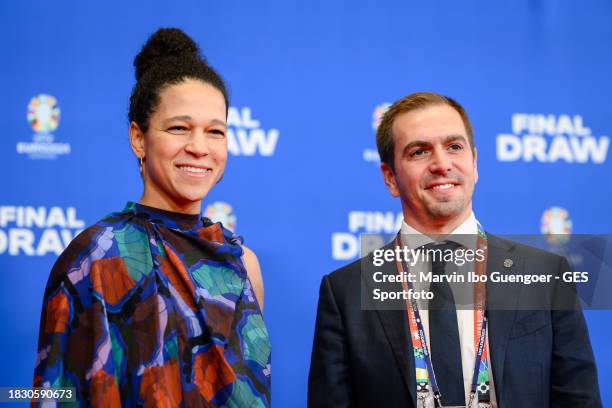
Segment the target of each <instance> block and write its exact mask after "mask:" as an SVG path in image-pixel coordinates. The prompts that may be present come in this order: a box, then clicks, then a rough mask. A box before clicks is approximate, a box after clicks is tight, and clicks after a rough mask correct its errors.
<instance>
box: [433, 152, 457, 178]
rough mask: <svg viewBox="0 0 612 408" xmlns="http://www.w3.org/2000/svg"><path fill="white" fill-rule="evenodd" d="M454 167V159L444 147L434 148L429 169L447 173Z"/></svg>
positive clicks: (434, 171)
mask: <svg viewBox="0 0 612 408" xmlns="http://www.w3.org/2000/svg"><path fill="white" fill-rule="evenodd" d="M452 168H453V163H452V160H451V158H450V156H449V154H448V152H447V151H446V150H444V149H434V150H433V152H432V155H431V163H430V166H429V171H431V172H432V173H436V174H442V175H444V174H446V173H448V172H449V171H451V170H452Z"/></svg>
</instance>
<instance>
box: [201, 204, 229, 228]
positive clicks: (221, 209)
mask: <svg viewBox="0 0 612 408" xmlns="http://www.w3.org/2000/svg"><path fill="white" fill-rule="evenodd" d="M204 216H205V217H206V218H208V219H210V220H211V221H214V222H220V223H221V224H223V226H224V227H225V228H227V229H228V230H230V231H232V232H235V231H236V215H235V214H234V209H233V208H232V206H231V205H229V204H228V203H225V202H223V201H215V202H214V203H212V204H210V205H208V206H206V210H205V211H204Z"/></svg>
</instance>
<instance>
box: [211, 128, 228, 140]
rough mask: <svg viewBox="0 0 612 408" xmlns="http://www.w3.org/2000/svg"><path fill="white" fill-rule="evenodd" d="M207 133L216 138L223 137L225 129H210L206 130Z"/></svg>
mask: <svg viewBox="0 0 612 408" xmlns="http://www.w3.org/2000/svg"><path fill="white" fill-rule="evenodd" d="M208 133H210V134H211V135H213V136H214V137H217V138H223V137H225V131H223V130H221V129H211V130H209V131H208Z"/></svg>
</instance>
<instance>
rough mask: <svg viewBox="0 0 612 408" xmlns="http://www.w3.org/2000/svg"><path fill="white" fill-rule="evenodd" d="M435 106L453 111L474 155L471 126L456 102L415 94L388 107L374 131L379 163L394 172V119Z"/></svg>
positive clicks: (432, 93)
mask: <svg viewBox="0 0 612 408" xmlns="http://www.w3.org/2000/svg"><path fill="white" fill-rule="evenodd" d="M436 105H448V106H450V107H451V108H453V109H455V110H456V111H457V113H459V116H461V119H462V120H463V125H464V126H465V131H466V133H467V136H468V140H469V142H470V148H471V149H472V153H474V148H475V146H474V133H473V131H472V124H471V123H470V119H469V118H468V115H467V113H466V112H465V109H463V106H461V105H460V104H459V103H458V102H457V101H455V100H454V99H452V98H449V97H448V96H443V95H440V94H437V93H434V92H417V93H413V94H411V95H408V96H406V97H404V98H402V99H400V100H398V101H395V102H394V103H393V105H391V106H390V107H389V109H388V110H387V112H385V114H384V116H383V118H382V120H381V121H380V125H379V126H378V129H377V131H376V147H377V148H378V154H379V155H380V161H381V162H383V163H386V164H387V165H388V166H389V167H390V168H391V170H393V171H395V168H394V164H395V163H394V162H393V153H394V150H395V141H394V139H393V133H392V131H391V129H392V128H393V122H395V118H396V117H398V116H399V115H401V114H402V113H406V112H412V111H415V110H419V109H424V108H427V107H430V106H436Z"/></svg>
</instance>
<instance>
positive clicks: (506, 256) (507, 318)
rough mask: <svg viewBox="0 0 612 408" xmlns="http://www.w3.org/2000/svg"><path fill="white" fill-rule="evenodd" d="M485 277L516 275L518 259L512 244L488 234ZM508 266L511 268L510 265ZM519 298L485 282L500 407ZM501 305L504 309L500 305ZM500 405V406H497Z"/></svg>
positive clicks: (506, 288)
mask: <svg viewBox="0 0 612 408" xmlns="http://www.w3.org/2000/svg"><path fill="white" fill-rule="evenodd" d="M487 246H488V254H487V275H488V276H489V278H490V276H491V272H501V273H502V274H504V273H509V274H518V273H519V271H520V270H521V259H520V258H519V257H518V256H517V255H516V254H515V253H514V252H513V248H514V245H513V244H511V243H509V242H507V241H502V240H500V239H499V238H497V237H495V236H491V235H488V242H487ZM509 265H510V266H509ZM519 295H520V289H519V287H518V286H512V285H508V284H503V283H492V282H491V281H490V280H489V281H488V282H487V309H488V310H487V316H488V318H489V348H490V356H491V365H492V369H493V379H494V382H495V394H496V397H497V402H498V404H499V405H500V404H501V402H500V398H501V395H502V389H503V384H504V363H505V357H506V348H507V345H508V339H509V337H510V330H511V329H512V325H513V324H514V319H515V316H516V304H517V302H518V299H519ZM502 305H503V306H502ZM500 406H501V405H500Z"/></svg>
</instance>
